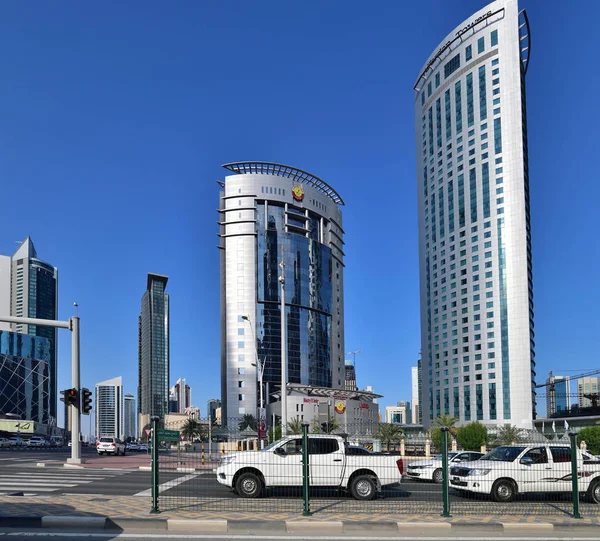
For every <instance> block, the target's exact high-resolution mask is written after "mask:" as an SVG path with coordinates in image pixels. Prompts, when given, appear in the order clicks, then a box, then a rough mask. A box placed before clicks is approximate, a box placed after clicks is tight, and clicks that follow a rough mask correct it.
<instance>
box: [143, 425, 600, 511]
mask: <svg viewBox="0 0 600 541" xmlns="http://www.w3.org/2000/svg"><path fill="white" fill-rule="evenodd" d="M289 428H291V427H289ZM293 428H294V431H297V432H302V431H306V434H303V433H298V434H292V433H290V432H288V434H287V435H286V436H284V437H283V438H281V437H280V434H279V429H278V428H277V427H276V430H275V434H273V433H272V432H273V431H269V434H268V435H269V436H270V438H267V439H262V440H261V439H259V438H258V433H257V431H256V430H255V429H254V427H252V426H241V425H240V424H239V420H231V421H230V422H228V423H223V424H222V425H211V424H210V423H209V421H208V420H194V421H193V423H188V422H186V424H185V425H180V426H176V425H174V424H172V425H171V426H162V427H160V426H159V423H158V422H157V428H156V430H155V432H154V433H153V439H155V440H156V441H155V443H154V444H153V445H152V451H153V459H154V460H153V462H154V463H155V466H154V470H153V475H152V480H153V494H154V495H155V505H153V512H161V511H168V510H187V511H190V512H194V511H211V510H213V511H234V512H242V513H243V512H246V513H252V512H269V513H272V514H273V513H284V514H289V513H297V514H298V515H302V514H304V515H307V514H310V513H315V512H320V513H323V512H331V513H354V514H357V513H369V514H378V513H380V514H396V515H402V514H413V515H414V514H426V515H432V514H435V515H438V516H439V515H442V516H463V515H475V514H477V515H494V516H498V515H500V516H502V515H504V516H509V515H512V514H515V512H518V513H526V514H531V515H561V516H571V517H580V516H584V517H585V516H596V517H597V516H598V515H599V514H600V460H599V459H598V458H597V457H595V456H593V455H591V454H589V453H587V452H585V451H582V450H580V449H578V448H577V446H576V437H575V436H574V435H573V436H572V437H569V436H568V435H567V434H563V435H560V436H558V435H556V434H552V436H551V437H547V436H544V435H542V434H539V433H537V432H533V431H531V432H526V431H521V432H520V433H519V434H518V437H517V438H516V440H517V441H511V442H503V441H501V440H500V439H499V438H498V436H497V434H494V433H492V434H490V435H489V436H488V440H487V442H486V443H485V444H484V445H483V446H480V447H478V448H477V449H476V450H471V449H460V448H459V446H458V444H457V441H456V439H455V437H454V434H453V431H452V430H450V429H448V430H442V431H441V438H440V439H441V441H438V439H437V438H436V437H435V434H434V436H433V437H432V438H430V437H429V435H424V442H423V444H422V445H421V443H419V444H418V445H417V446H416V447H417V448H419V449H420V450H421V451H423V452H422V453H421V454H422V456H409V455H408V454H407V448H408V447H409V446H408V444H407V442H406V441H405V440H404V437H403V436H402V435H401V434H399V435H398V441H391V442H382V441H381V438H378V437H377V436H378V435H379V434H378V433H375V434H373V436H371V438H370V440H369V439H367V438H366V437H365V435H364V434H362V433H360V432H361V428H360V427H352V426H343V427H335V429H334V430H332V431H331V433H330V434H328V433H324V432H323V431H319V433H315V432H314V431H311V428H312V427H310V426H307V425H304V426H302V425H301V424H299V425H298V426H296V425H294V427H293ZM165 431H171V432H165ZM382 433H383V432H382ZM261 435H262V434H261ZM273 439H275V441H273ZM413 443H414V442H413ZM436 446H437V447H438V448H437V449H436ZM370 448H372V449H375V451H371V450H370ZM388 448H389V449H390V450H389V451H388ZM413 448H414V447H413ZM377 449H379V450H378V451H377ZM381 449H383V450H381Z"/></svg>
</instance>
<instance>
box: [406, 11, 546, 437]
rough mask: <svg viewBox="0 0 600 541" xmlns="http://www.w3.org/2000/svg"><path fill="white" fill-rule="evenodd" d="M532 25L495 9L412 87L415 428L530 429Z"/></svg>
mask: <svg viewBox="0 0 600 541" xmlns="http://www.w3.org/2000/svg"><path fill="white" fill-rule="evenodd" d="M528 44H529V22H528V19H527V14H526V13H525V11H524V10H523V11H519V9H518V5H517V0H497V1H496V2H493V3H491V4H489V5H487V6H486V7H484V8H482V9H481V10H479V11H477V12H476V13H474V14H473V15H472V16H471V17H469V18H468V19H466V20H465V21H463V22H462V23H460V24H459V25H458V26H457V27H456V28H454V29H453V30H451V32H450V33H449V34H448V36H446V37H445V38H444V39H443V40H442V41H441V43H440V44H439V45H438V46H437V47H435V49H434V52H433V53H432V54H431V55H430V56H429V58H428V59H427V60H426V61H425V64H424V66H423V69H422V70H421V72H420V74H419V75H418V77H417V81H416V84H415V86H414V90H415V93H414V98H415V119H416V135H417V147H418V148H417V188H418V216H419V262H420V276H421V350H422V355H423V371H422V375H423V377H422V383H423V393H422V395H421V396H422V397H424V400H422V401H421V408H422V413H423V424H424V425H425V427H427V426H429V425H430V424H431V422H432V420H433V419H434V418H436V417H437V416H439V415H442V414H449V415H453V416H455V417H458V418H459V419H460V424H465V423H469V422H471V421H481V422H482V423H485V424H487V425H494V424H497V425H504V424H512V425H516V426H518V427H520V428H531V427H532V426H533V424H532V423H533V419H534V418H535V416H536V411H535V398H536V394H535V354H534V345H535V342H534V331H533V276H532V255H531V229H530V210H529V201H530V196H529V166H528V146H527V111H526V103H525V86H526V85H525V75H526V73H527V68H528V65H529V46H528Z"/></svg>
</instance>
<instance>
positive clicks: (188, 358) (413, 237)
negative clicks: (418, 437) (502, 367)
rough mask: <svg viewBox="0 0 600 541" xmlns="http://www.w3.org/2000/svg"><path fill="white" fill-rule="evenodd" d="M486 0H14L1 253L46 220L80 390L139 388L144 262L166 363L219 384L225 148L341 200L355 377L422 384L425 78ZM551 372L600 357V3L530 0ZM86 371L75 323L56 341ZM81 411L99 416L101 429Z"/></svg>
mask: <svg viewBox="0 0 600 541" xmlns="http://www.w3.org/2000/svg"><path fill="white" fill-rule="evenodd" d="M484 5H485V2H483V1H479V0H461V1H459V0H456V1H453V2H447V1H443V0H421V1H419V2H392V1H387V2H377V1H376V2H370V3H364V2H358V1H354V0H347V1H344V2H341V1H332V2H316V1H312V0H309V1H306V2H301V3H291V2H280V1H260V2H245V1H228V2H213V3H209V2H193V1H182V2H176V3H170V4H169V3H166V2H153V1H145V2H141V1H137V2H135V1H132V2H127V3H123V2H116V1H107V2H103V3H102V5H99V4H97V5H91V4H86V3H80V2H74V1H72V2H71V1H63V2H60V3H59V4H45V3H36V4H31V3H29V4H28V3H12V4H9V3H5V4H4V5H3V6H2V8H1V17H0V50H2V51H3V55H2V56H3V62H2V66H3V70H2V71H3V73H2V85H0V110H1V119H2V120H1V122H0V178H1V179H2V181H1V187H2V192H1V193H2V202H3V209H4V213H3V218H4V219H3V222H2V228H1V230H0V231H1V232H2V233H1V235H0V253H3V254H9V253H12V252H13V251H14V250H15V249H16V247H17V244H16V243H15V241H17V240H22V239H24V238H25V237H26V236H27V235H31V237H32V238H33V241H34V243H35V245H36V248H37V251H38V254H39V255H40V257H41V258H42V259H45V260H46V261H49V262H51V263H52V264H54V265H55V266H57V267H58V268H59V277H60V285H59V297H60V305H59V317H60V318H61V319H66V318H68V317H70V316H71V315H73V313H74V312H73V306H72V305H73V302H74V301H77V302H78V303H79V305H80V316H81V318H82V333H83V335H82V345H81V353H82V357H81V359H82V385H84V386H93V385H94V384H95V383H97V382H98V381H102V380H104V379H108V378H112V377H115V376H119V375H121V376H123V378H124V383H125V390H126V392H133V393H134V394H135V393H136V386H137V316H138V313H139V310H140V299H141V295H142V293H143V291H144V288H145V285H146V274H147V273H148V272H157V273H161V274H166V275H168V276H169V284H168V288H167V289H168V291H169V292H170V294H171V380H172V382H174V381H175V380H176V379H177V378H178V377H186V378H187V379H188V382H189V383H190V384H191V385H192V388H193V397H194V402H195V404H196V405H198V406H200V408H201V410H202V412H203V414H204V413H205V411H206V400H207V399H208V398H211V397H218V396H219V394H220V369H219V298H218V283H219V268H218V250H217V248H216V244H217V237H216V233H217V225H216V220H217V218H218V216H217V213H216V208H217V206H218V186H217V184H216V183H215V180H217V179H222V178H223V177H224V175H225V171H224V170H223V169H221V167H220V166H221V164H223V163H227V162H231V161H240V160H264V161H273V162H280V163H285V164H289V165H293V166H296V167H299V168H302V169H305V170H307V171H310V172H312V173H314V174H316V175H318V176H320V177H321V178H323V179H325V180H326V181H327V182H328V183H330V184H331V185H332V186H333V187H334V188H335V189H336V190H337V191H338V192H339V193H340V194H341V195H342V197H343V198H344V200H345V202H346V206H345V207H344V209H343V212H344V227H345V230H346V243H347V245H346V253H347V257H346V264H347V267H346V271H345V293H346V297H345V300H346V313H345V318H346V350H347V351H350V350H356V349H362V350H363V353H361V354H360V355H358V356H357V373H358V384H359V386H361V387H363V386H365V385H373V387H374V388H375V391H376V392H378V393H380V394H382V395H384V398H383V399H382V400H380V403H381V404H382V405H383V406H385V405H391V404H394V403H395V402H397V401H398V400H404V399H410V366H411V365H414V364H415V363H416V359H417V356H418V352H419V349H420V330H419V299H418V285H419V276H418V259H417V256H418V254H417V214H416V192H415V184H416V182H415V165H414V161H415V141H414V119H413V111H414V110H413V91H412V87H413V84H414V81H415V79H416V76H417V75H418V72H419V69H420V68H421V66H422V65H423V63H424V61H425V59H426V58H427V56H428V55H429V54H430V52H431V51H432V50H433V49H434V48H436V47H437V45H438V44H439V43H440V41H441V40H442V39H443V38H444V36H445V35H446V34H447V33H448V32H449V31H450V30H451V29H452V28H453V27H454V26H456V25H457V24H458V23H460V22H461V21H462V20H464V19H466V18H467V17H468V16H469V15H470V14H471V13H473V12H475V11H476V10H478V9H480V8H481V7H483V6H484ZM521 7H526V8H527V10H528V13H529V17H530V21H531V26H532V55H531V66H530V69H529V72H528V75H527V93H528V114H529V148H530V171H531V209H532V234H533V255H534V283H535V290H534V291H535V324H536V328H535V331H536V343H537V361H538V380H539V381H542V380H543V379H545V377H546V376H547V372H548V371H549V370H554V372H555V373H560V372H561V371H562V370H566V369H569V370H577V369H581V370H582V371H584V370H585V369H589V368H595V367H597V366H598V353H597V352H598V349H599V346H600V344H599V341H600V324H599V321H600V319H599V318H598V305H599V304H600V303H599V301H600V294H599V289H598V287H597V277H598V270H597V269H598V264H599V262H600V261H599V259H600V255H599V250H598V248H599V244H598V224H597V219H598V209H597V201H598V199H599V198H600V188H599V187H598V174H597V169H596V168H595V167H591V166H592V165H593V156H595V155H597V150H596V139H597V137H595V136H594V133H595V131H596V130H595V127H597V126H598V120H599V113H598V108H597V105H596V101H597V96H598V95H599V93H600V88H599V87H600V76H599V72H598V70H597V69H591V68H594V67H595V66H597V63H598V62H597V54H596V53H597V51H598V45H597V41H596V38H595V36H596V27H595V20H596V19H597V17H598V16H599V15H600V4H598V3H597V2H594V1H591V0H588V1H581V2H579V3H578V5H577V9H571V10H566V9H565V7H564V3H563V2H559V1H558V0H550V1H541V0H529V1H524V2H521ZM59 363H60V366H59V387H60V388H65V387H68V386H70V336H69V335H68V332H61V334H60V338H59ZM86 423H87V420H84V422H83V426H84V431H85V427H86V426H87V424H86Z"/></svg>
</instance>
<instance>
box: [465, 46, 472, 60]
mask: <svg viewBox="0 0 600 541" xmlns="http://www.w3.org/2000/svg"><path fill="white" fill-rule="evenodd" d="M471 58H473V48H472V47H471V46H470V45H467V48H466V49H465V59H466V61H467V62H468V61H469V60H471Z"/></svg>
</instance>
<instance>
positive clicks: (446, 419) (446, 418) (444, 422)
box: [433, 414, 459, 436]
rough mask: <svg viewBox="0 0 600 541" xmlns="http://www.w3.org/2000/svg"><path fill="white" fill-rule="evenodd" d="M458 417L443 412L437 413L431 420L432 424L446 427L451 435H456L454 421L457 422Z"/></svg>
mask: <svg viewBox="0 0 600 541" xmlns="http://www.w3.org/2000/svg"><path fill="white" fill-rule="evenodd" d="M458 421H459V419H458V417H454V416H452V415H448V414H443V415H439V416H438V417H436V418H435V419H434V420H433V424H434V425H435V426H437V427H439V428H442V427H447V428H448V429H449V430H448V432H450V434H452V435H453V436H456V423H458Z"/></svg>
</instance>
